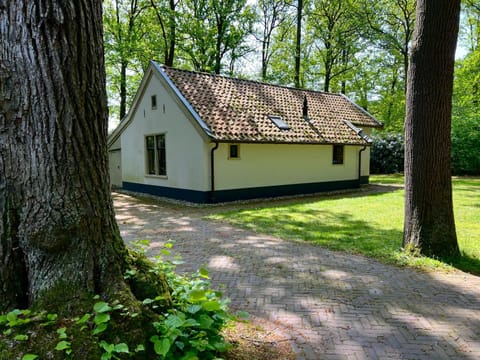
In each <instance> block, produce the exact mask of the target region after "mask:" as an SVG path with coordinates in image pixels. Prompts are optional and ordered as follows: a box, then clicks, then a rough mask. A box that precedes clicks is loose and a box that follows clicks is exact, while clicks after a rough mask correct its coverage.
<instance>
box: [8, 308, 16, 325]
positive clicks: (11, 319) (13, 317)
mask: <svg viewBox="0 0 480 360" xmlns="http://www.w3.org/2000/svg"><path fill="white" fill-rule="evenodd" d="M17 311H18V310H17ZM17 311H15V310H13V311H10V312H9V313H8V314H7V320H8V322H10V323H15V322H16V321H17Z"/></svg>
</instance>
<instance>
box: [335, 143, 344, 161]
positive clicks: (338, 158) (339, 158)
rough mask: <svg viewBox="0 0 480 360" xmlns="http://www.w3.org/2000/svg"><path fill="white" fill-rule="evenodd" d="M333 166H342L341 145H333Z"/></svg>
mask: <svg viewBox="0 0 480 360" xmlns="http://www.w3.org/2000/svg"><path fill="white" fill-rule="evenodd" d="M332 163H333V164H335V165H339V164H343V145H333V159H332Z"/></svg>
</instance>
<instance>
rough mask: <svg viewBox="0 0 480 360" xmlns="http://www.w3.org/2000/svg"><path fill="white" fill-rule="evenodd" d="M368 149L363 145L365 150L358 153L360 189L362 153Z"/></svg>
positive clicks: (362, 149)
mask: <svg viewBox="0 0 480 360" xmlns="http://www.w3.org/2000/svg"><path fill="white" fill-rule="evenodd" d="M366 149H367V145H363V148H361V149H360V151H359V152H358V186H359V187H360V183H361V178H362V152H364V151H365V150H366Z"/></svg>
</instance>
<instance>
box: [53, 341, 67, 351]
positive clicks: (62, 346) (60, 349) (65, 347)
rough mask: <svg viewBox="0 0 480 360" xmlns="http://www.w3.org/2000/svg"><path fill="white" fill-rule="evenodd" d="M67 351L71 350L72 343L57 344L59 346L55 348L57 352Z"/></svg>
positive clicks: (62, 342)
mask: <svg viewBox="0 0 480 360" xmlns="http://www.w3.org/2000/svg"><path fill="white" fill-rule="evenodd" d="M66 349H70V342H68V341H65V340H62V341H60V342H59V343H58V344H57V346H55V350H59V351H62V350H66Z"/></svg>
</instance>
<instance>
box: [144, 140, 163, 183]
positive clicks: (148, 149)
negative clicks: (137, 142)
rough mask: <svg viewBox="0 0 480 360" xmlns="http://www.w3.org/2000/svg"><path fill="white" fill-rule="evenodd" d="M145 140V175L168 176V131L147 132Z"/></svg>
mask: <svg viewBox="0 0 480 360" xmlns="http://www.w3.org/2000/svg"><path fill="white" fill-rule="evenodd" d="M144 141H145V176H155V177H162V178H166V177H167V143H166V133H157V134H147V135H145V140H144ZM152 141H153V142H152ZM152 145H153V147H152Z"/></svg>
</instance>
